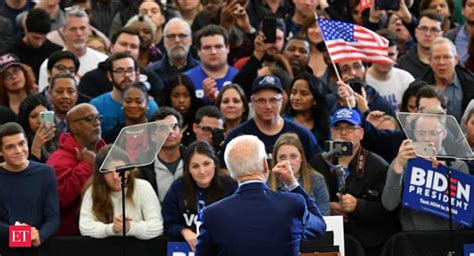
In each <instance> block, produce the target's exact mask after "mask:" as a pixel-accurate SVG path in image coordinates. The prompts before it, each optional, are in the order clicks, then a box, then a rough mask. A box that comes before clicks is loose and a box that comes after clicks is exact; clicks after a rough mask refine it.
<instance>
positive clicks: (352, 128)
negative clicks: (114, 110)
mask: <svg viewBox="0 0 474 256" xmlns="http://www.w3.org/2000/svg"><path fill="white" fill-rule="evenodd" d="M359 128H360V126H346V127H344V126H334V127H332V128H331V130H333V131H335V132H342V131H345V132H347V133H354V132H355V131H356V130H357V129H359Z"/></svg>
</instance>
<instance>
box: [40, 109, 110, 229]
mask: <svg viewBox="0 0 474 256" xmlns="http://www.w3.org/2000/svg"><path fill="white" fill-rule="evenodd" d="M66 120H67V125H68V131H69V132H66V133H63V134H61V136H60V139H59V149H58V150H56V151H54V152H53V153H52V154H51V155H50V156H49V158H48V160H47V162H46V164H47V165H49V166H51V167H53V169H54V170H55V171H56V177H57V181H58V190H59V205H60V211H61V224H60V226H59V230H58V233H57V235H68V236H75V235H80V233H79V226H78V223H79V220H78V214H77V209H79V206H80V200H81V193H82V188H83V186H84V184H85V183H86V181H87V180H88V179H89V178H90V176H91V175H92V167H93V164H94V159H95V154H96V152H97V151H98V150H99V149H100V148H102V147H103V146H105V145H106V143H105V141H103V140H102V139H101V135H102V132H101V128H100V114H99V112H98V111H97V109H96V108H95V107H94V106H93V105H91V104H88V103H82V104H79V105H76V106H75V107H73V108H72V109H71V110H69V112H68V113H67V115H66Z"/></svg>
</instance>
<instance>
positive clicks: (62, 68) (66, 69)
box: [53, 64, 76, 75]
mask: <svg viewBox="0 0 474 256" xmlns="http://www.w3.org/2000/svg"><path fill="white" fill-rule="evenodd" d="M53 68H55V69H57V70H59V71H64V72H68V73H70V74H73V75H74V74H76V68H75V67H67V66H64V65H63V64H57V65H54V66H53Z"/></svg>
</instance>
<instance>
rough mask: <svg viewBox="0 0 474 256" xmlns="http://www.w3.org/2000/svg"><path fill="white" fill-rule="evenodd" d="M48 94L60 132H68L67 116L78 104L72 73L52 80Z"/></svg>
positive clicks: (61, 74)
mask: <svg viewBox="0 0 474 256" xmlns="http://www.w3.org/2000/svg"><path fill="white" fill-rule="evenodd" d="M48 93H49V97H48V98H49V100H50V101H51V103H52V105H53V109H54V116H55V123H56V124H57V127H58V129H59V132H60V133H64V132H67V122H66V114H67V112H68V111H69V110H71V108H72V107H74V106H75V105H76V103H77V82H76V79H75V78H74V76H73V75H72V74H70V73H67V72H61V73H59V74H57V75H55V76H53V77H52V78H51V82H50V83H49V88H48Z"/></svg>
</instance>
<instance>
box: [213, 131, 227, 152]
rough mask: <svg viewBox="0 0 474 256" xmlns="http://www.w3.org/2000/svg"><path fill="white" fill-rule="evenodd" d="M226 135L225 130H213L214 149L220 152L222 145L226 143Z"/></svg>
mask: <svg viewBox="0 0 474 256" xmlns="http://www.w3.org/2000/svg"><path fill="white" fill-rule="evenodd" d="M224 138H225V134H224V130H222V129H213V130H212V145H213V146H214V149H216V150H219V149H220V147H221V143H222V142H223V141H224Z"/></svg>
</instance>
